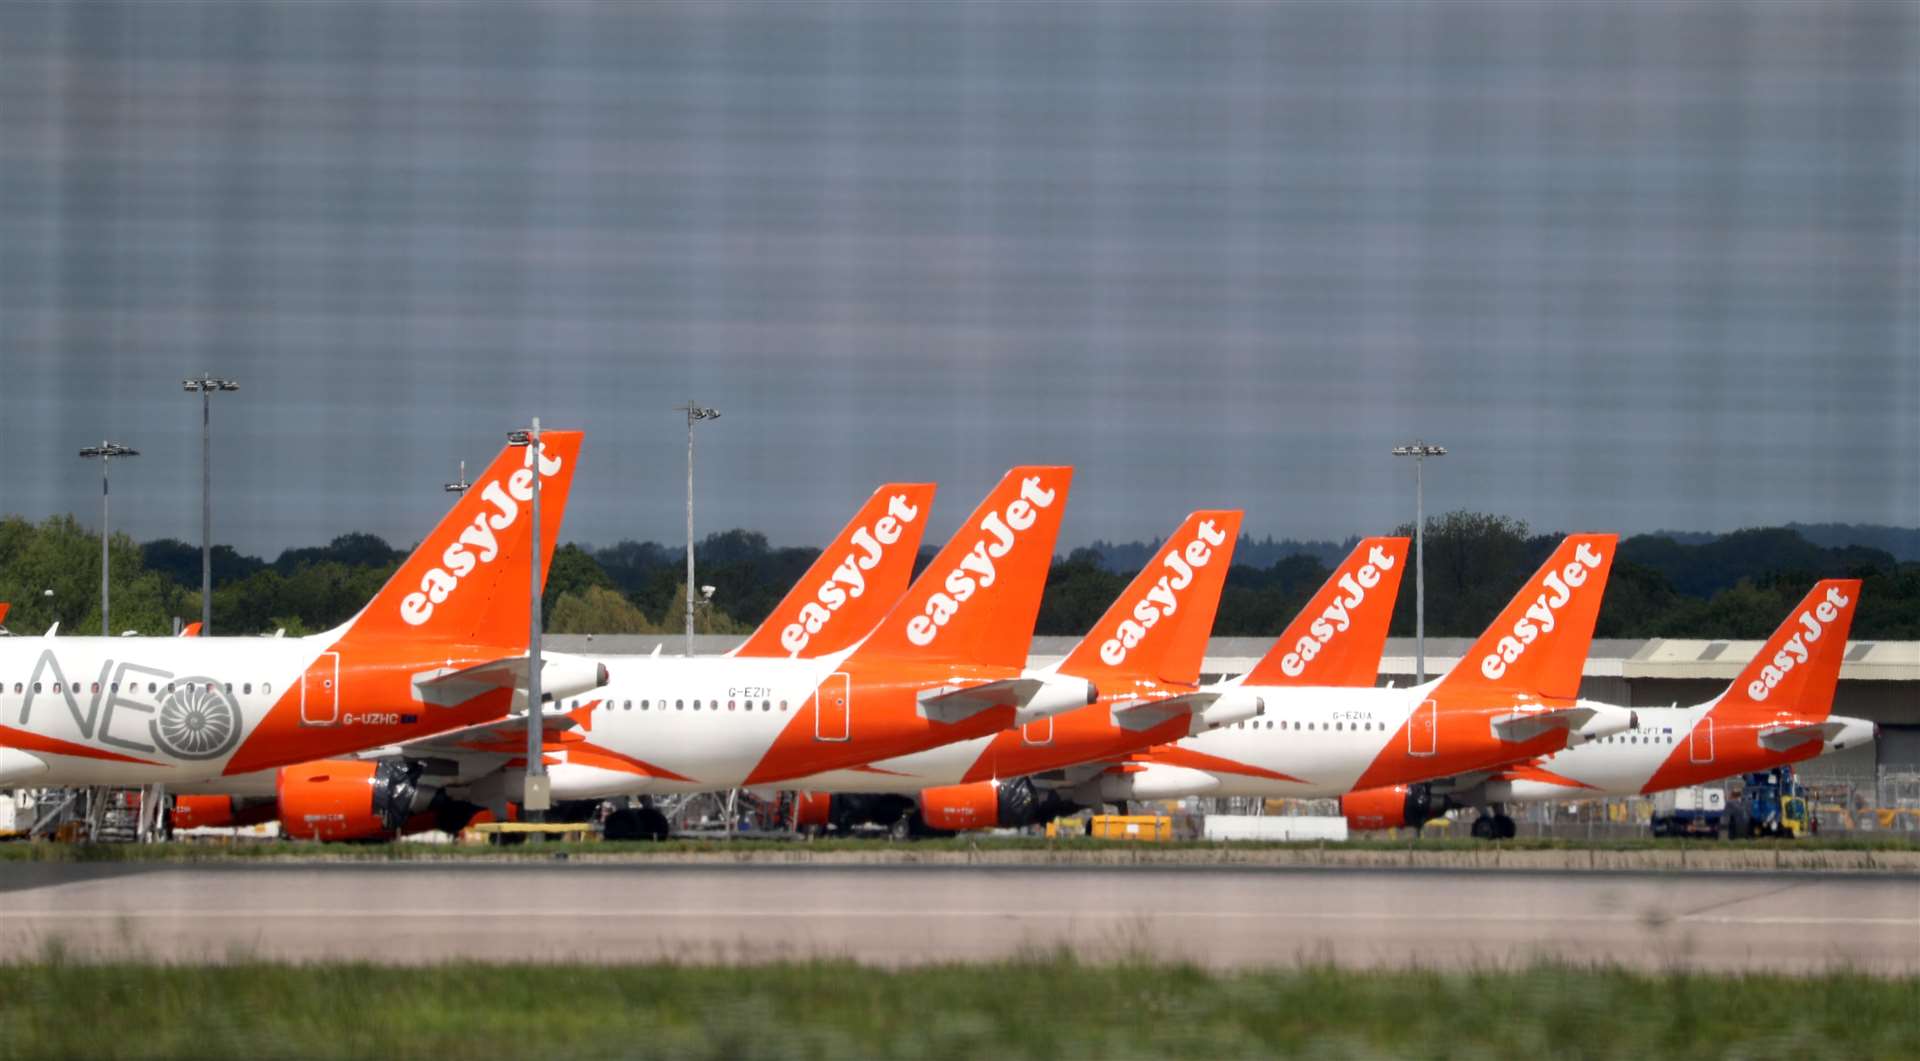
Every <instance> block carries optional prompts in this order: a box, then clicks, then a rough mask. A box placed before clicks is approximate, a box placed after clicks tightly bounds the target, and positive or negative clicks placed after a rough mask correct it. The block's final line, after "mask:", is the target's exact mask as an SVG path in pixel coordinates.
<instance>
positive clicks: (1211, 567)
mask: <svg viewBox="0 0 1920 1061" xmlns="http://www.w3.org/2000/svg"><path fill="white" fill-rule="evenodd" d="M1242 515H1243V513H1241V512H1240V511H1239V510H1238V509H1207V510H1203V511H1200V512H1195V513H1193V514H1191V515H1189V516H1188V517H1187V518H1186V521H1185V522H1183V523H1181V524H1180V528H1179V529H1178V530H1176V531H1174V532H1173V536H1172V537H1171V538H1168V539H1167V540H1166V542H1165V544H1163V545H1161V546H1160V551H1159V552H1158V553H1156V554H1155V555H1154V557H1153V559H1152V560H1149V561H1148V562H1147V566H1145V567H1143V568H1141V569H1140V573H1139V574H1137V575H1135V576H1134V577H1133V581H1132V582H1131V583H1128V585H1127V588H1126V590H1125V591H1124V592H1122V593H1121V594H1120V596H1119V597H1117V598H1115V600H1114V602H1113V604H1112V606H1110V607H1109V608H1107V612H1106V614H1105V615H1102V616H1101V617H1100V621H1099V622H1097V623H1095V624H1094V626H1093V629H1092V630H1090V631H1088V633H1087V636H1086V637H1083V638H1081V639H1080V643H1079V644H1077V645H1075V646H1074V648H1073V651H1071V652H1069V653H1068V654H1067V658H1066V659H1065V660H1064V661H1062V663H1061V665H1060V670H1061V671H1062V673H1065V674H1072V675H1075V676H1077V677H1082V678H1091V679H1094V680H1096V681H1097V680H1099V679H1101V678H1105V677H1109V676H1112V675H1120V674H1127V675H1139V676H1145V677H1148V678H1157V679H1159V680H1161V681H1166V682H1173V683H1177V684H1181V685H1193V684H1196V683H1197V682H1198V681H1199V680H1200V662H1201V660H1202V659H1203V658H1204V657H1205V656H1206V652H1207V636H1208V635H1209V634H1211V633H1212V632H1213V618H1214V615H1215V614H1216V613H1217V612H1218V611H1219V610H1220V591H1221V590H1222V589H1223V588H1225V586H1226V581H1227V567H1228V566H1229V565H1230V564H1232V563H1233V547H1234V543H1235V542H1236V541H1237V540H1238V539H1239V537H1240V517H1241V516H1242Z"/></svg>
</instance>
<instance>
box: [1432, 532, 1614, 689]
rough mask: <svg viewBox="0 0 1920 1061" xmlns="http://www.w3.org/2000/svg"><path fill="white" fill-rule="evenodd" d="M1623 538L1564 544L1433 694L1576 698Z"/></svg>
mask: <svg viewBox="0 0 1920 1061" xmlns="http://www.w3.org/2000/svg"><path fill="white" fill-rule="evenodd" d="M1619 537H1620V536H1619V535H1617V534H1573V535H1569V536H1568V537H1566V538H1565V539H1564V540H1562V541H1561V542H1560V547H1559V548H1558V549H1555V550H1554V551H1553V555H1552V556H1550V557H1548V558H1547V562H1546V563H1545V564H1543V565H1541V567H1540V570H1538V571H1536V572H1534V573H1533V577H1532V578H1530V579H1528V580H1527V584H1526V586H1525V587H1523V588H1522V589H1521V590H1520V593H1519V594H1518V595H1517V596H1515V597H1514V598H1513V601H1512V602H1511V603H1509V604H1508V605H1507V606H1506V608H1505V609H1504V610H1502V611H1501V613H1500V615H1499V617H1498V618H1496V619H1494V621H1493V625H1492V626H1490V627H1488V628H1487V632H1486V633H1484V634H1481V635H1480V639H1479V640H1478V641H1475V642H1474V643H1473V647H1472V648H1470V649H1468V650H1467V654H1466V655H1465V656H1463V657H1461V659H1460V662H1459V663H1457V664H1455V665H1454V668H1453V669H1452V670H1450V671H1448V672H1447V675H1446V677H1444V678H1442V679H1440V684H1439V685H1438V686H1437V687H1436V688H1435V690H1434V695H1435V696H1436V697H1438V696H1439V695H1440V694H1441V692H1442V691H1443V690H1444V691H1447V692H1453V693H1468V694H1473V695H1484V694H1486V693H1490V692H1492V693H1500V694H1511V693H1525V694H1527V695H1530V696H1534V697H1538V698H1542V699H1559V700H1571V699H1574V698H1575V697H1576V696H1578V695H1579V693H1580V672H1581V670H1582V668H1583V667H1584V666H1585V665H1586V660H1587V649H1588V648H1590V647H1592V645H1593V624H1594V621H1595V620H1597V619H1598V618H1599V617H1600V598H1601V597H1602V595H1604V593H1605V592H1606V588H1607V576H1608V575H1609V574H1610V573H1611V572H1612V571H1613V557H1614V553H1615V552H1616V548H1615V547H1616V546H1617V545H1618V543H1619Z"/></svg>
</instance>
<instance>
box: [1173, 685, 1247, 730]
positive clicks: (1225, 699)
mask: <svg viewBox="0 0 1920 1061" xmlns="http://www.w3.org/2000/svg"><path fill="white" fill-rule="evenodd" d="M1266 713H1267V702H1266V701H1265V700H1263V699H1261V698H1260V697H1258V696H1255V695H1253V694H1252V693H1250V692H1246V691H1245V690H1241V689H1235V690H1234V691H1232V692H1229V693H1222V694H1221V695H1220V698H1219V699H1217V700H1215V701H1214V702H1213V703H1211V704H1208V705H1207V706H1206V708H1205V709H1204V710H1200V711H1195V712H1194V713H1193V722H1192V724H1191V725H1190V726H1189V728H1188V731H1187V732H1188V734H1189V735H1190V736H1199V735H1200V734H1202V733H1205V732H1206V731H1207V730H1210V729H1218V728H1219V727H1221V726H1231V725H1233V724H1234V723H1235V722H1245V721H1247V720H1248V719H1250V718H1259V717H1260V716H1261V715H1264V714H1266Z"/></svg>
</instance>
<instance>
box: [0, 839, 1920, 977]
mask: <svg viewBox="0 0 1920 1061" xmlns="http://www.w3.org/2000/svg"><path fill="white" fill-rule="evenodd" d="M55 941H58V945H59V946H60V947H62V948H63V949H64V950H65V951H66V953H68V954H70V955H74V956H90V957H101V958H110V957H147V958H154V959H161V960H167V961H193V960H214V961H221V960H233V959H243V958H245V959H292V960H314V959H357V960H368V961H377V962H398V963H416V962H432V961H440V960H446V959H456V958H468V959H484V960H527V959H548V960H571V961H581V960H585V961H597V962H630V961H649V960H660V959H670V960H678V961H691V962H732V961H762V960H771V959H787V958H812V957H846V958H852V959H855V960H858V961H862V962H869V963H874V964H879V965H899V964H909V963H920V962H942V961H972V960H984V959H994V958H1004V957H1011V956H1018V955H1022V954H1033V953H1041V954H1044V953H1049V952H1052V951H1054V950H1056V949H1059V948H1065V949H1069V950H1071V951H1073V952H1075V953H1076V954H1079V955H1081V956H1083V957H1086V958H1090V959H1095V960H1099V959H1106V958H1114V957H1122V956H1133V955H1141V956H1152V957H1156V958H1163V959H1175V960H1191V961H1195V962H1199V963H1202V964H1206V965H1210V966H1217V967H1244V966H1258V965H1276V964H1277V965H1288V964H1293V963H1296V962H1300V961H1332V962H1336V963H1338V964H1341V965H1347V966H1356V967H1370V966H1406V965H1416V964H1417V965H1429V966H1446V967H1460V966H1475V965H1479V966H1489V965H1513V964H1520V963H1526V962H1529V961H1532V960H1535V959H1542V958H1544V959H1552V960H1563V961H1571V962H1580V963H1588V962H1608V963H1619V964H1623V965H1628V966H1636V967H1641V968H1667V967H1687V968H1698V969H1716V970H1741V969H1745V970H1752V969H1769V970H1773V971H1788V970H1814V969H1823V968H1833V967H1843V966H1844V967H1850V968H1854V969H1859V970H1862V971H1869V972H1878V973H1897V974H1903V975H1911V974H1916V973H1920V878H1916V877H1914V876H1911V875H1905V874H1835V873H1672V874H1658V873H1607V872H1600V873H1595V872H1513V871H1495V872H1489V871H1433V870H1345V869H1339V870H1333V869H1294V870H1289V869H1273V868H1257V869H1250V868H1212V867H1180V868H1155V867H1049V866H992V867H965V866H871V867H819V866H779V865H740V866H727V867H712V866H648V865H634V864H625V865H582V864H566V863H510V864H481V865H448V864H444V863H441V864H418V863H413V864H410V863H393V864H379V865H352V864H318V865H278V864H274V865H258V864H236V865H219V866H186V867H180V866H164V865H161V866H153V867H133V866H113V867H105V866H86V865H22V864H14V865H10V866H5V867H0V958H3V959H5V960H22V959H30V958H32V957H34V956H35V955H37V954H41V953H44V951H45V949H46V948H47V947H49V946H50V945H52V944H54V943H55Z"/></svg>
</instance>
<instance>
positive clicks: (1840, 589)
mask: <svg viewBox="0 0 1920 1061" xmlns="http://www.w3.org/2000/svg"><path fill="white" fill-rule="evenodd" d="M1859 601H1860V580H1859V579H1857V578H1830V579H1827V580H1825V581H1823V582H1818V583H1815V584H1814V587H1813V588H1812V589H1810V590H1808V591H1807V595H1806V597H1804V598H1803V599H1802V600H1801V601H1800V606H1799V607H1798V608H1795V609H1794V610H1793V611H1792V612H1790V613H1789V614H1788V616H1787V619H1786V621H1785V622H1783V623H1781V624H1780V628H1779V629H1778V630H1775V631H1774V632H1773V636H1772V637H1769V638H1767V643H1766V645H1764V646H1763V647H1762V648H1761V649H1760V654H1759V655H1757V656H1755V657H1753V661H1752V662H1751V663H1748V664H1747V666H1746V669H1744V670H1742V671H1741V672H1740V676H1739V677H1737V678H1735V679H1734V680H1733V684H1732V685H1731V686H1729V687H1728V688H1727V691H1726V692H1724V693H1722V694H1721V695H1720V699H1719V700H1718V701H1717V702H1716V703H1715V705H1714V713H1715V715H1716V716H1718V717H1720V718H1723V719H1724V718H1727V717H1728V715H1729V714H1731V715H1733V716H1734V717H1736V718H1737V717H1740V716H1745V717H1746V718H1747V719H1749V720H1754V721H1761V720H1768V719H1774V718H1778V717H1780V716H1783V715H1785V716H1791V717H1793V718H1796V719H1807V720H1814V721H1818V720H1820V719H1824V718H1826V717H1827V714H1828V713H1829V712H1831V711H1832V710H1833V690H1834V687H1835V686H1836V685H1837V684H1839V681H1840V661H1841V659H1842V658H1843V657H1845V656H1846V654H1847V633H1848V631H1850V630H1852V629H1853V612H1854V608H1855V607H1856V605H1858V603H1859Z"/></svg>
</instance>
